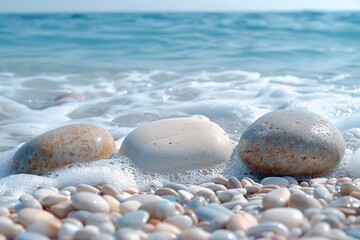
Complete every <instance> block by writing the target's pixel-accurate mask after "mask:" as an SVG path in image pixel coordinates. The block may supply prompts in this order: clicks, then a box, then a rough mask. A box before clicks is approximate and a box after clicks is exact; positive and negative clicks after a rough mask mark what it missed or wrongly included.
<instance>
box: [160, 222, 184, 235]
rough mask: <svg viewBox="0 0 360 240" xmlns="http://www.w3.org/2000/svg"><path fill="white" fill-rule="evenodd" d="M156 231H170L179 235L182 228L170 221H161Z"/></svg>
mask: <svg viewBox="0 0 360 240" xmlns="http://www.w3.org/2000/svg"><path fill="white" fill-rule="evenodd" d="M155 231H159V232H168V233H172V234H175V235H178V234H180V233H181V230H180V229H179V228H178V227H176V226H174V225H172V224H170V223H166V222H161V223H159V224H157V225H156V227H155Z"/></svg>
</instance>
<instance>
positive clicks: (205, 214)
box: [195, 207, 228, 221]
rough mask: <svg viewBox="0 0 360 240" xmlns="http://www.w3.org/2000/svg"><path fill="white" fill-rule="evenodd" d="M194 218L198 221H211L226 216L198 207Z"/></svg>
mask: <svg viewBox="0 0 360 240" xmlns="http://www.w3.org/2000/svg"><path fill="white" fill-rule="evenodd" d="M195 213H196V216H197V217H198V219H199V220H200V221H211V220H213V219H215V218H218V217H221V216H225V217H227V216H228V215H227V214H226V213H222V212H219V211H217V210H214V209H211V208H208V207H199V208H197V209H196V210H195Z"/></svg>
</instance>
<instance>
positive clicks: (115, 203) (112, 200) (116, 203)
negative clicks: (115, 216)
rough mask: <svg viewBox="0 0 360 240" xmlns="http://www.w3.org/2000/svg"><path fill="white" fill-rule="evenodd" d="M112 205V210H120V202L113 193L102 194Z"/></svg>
mask: <svg viewBox="0 0 360 240" xmlns="http://www.w3.org/2000/svg"><path fill="white" fill-rule="evenodd" d="M102 197H103V198H104V199H105V201H106V202H107V203H108V204H109V206H110V212H120V202H119V201H118V200H116V199H115V198H114V197H113V196H111V195H103V196H102Z"/></svg>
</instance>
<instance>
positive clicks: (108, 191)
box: [101, 184, 120, 197]
mask: <svg viewBox="0 0 360 240" xmlns="http://www.w3.org/2000/svg"><path fill="white" fill-rule="evenodd" d="M119 193H120V192H119V191H118V190H117V189H116V188H115V187H113V186H111V185H110V184H105V185H103V186H102V187H101V194H102V195H110V196H112V197H115V196H116V195H117V194H119Z"/></svg>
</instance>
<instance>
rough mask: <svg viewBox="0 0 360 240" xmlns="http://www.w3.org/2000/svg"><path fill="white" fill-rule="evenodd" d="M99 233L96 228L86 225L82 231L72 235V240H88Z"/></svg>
mask: <svg viewBox="0 0 360 240" xmlns="http://www.w3.org/2000/svg"><path fill="white" fill-rule="evenodd" d="M99 233H100V231H99V229H98V228H97V227H96V226H92V225H87V226H85V227H84V228H82V229H79V230H78V231H76V233H75V234H74V237H73V238H72V239H73V240H88V239H91V238H92V237H94V236H96V235H97V234H99Z"/></svg>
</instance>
